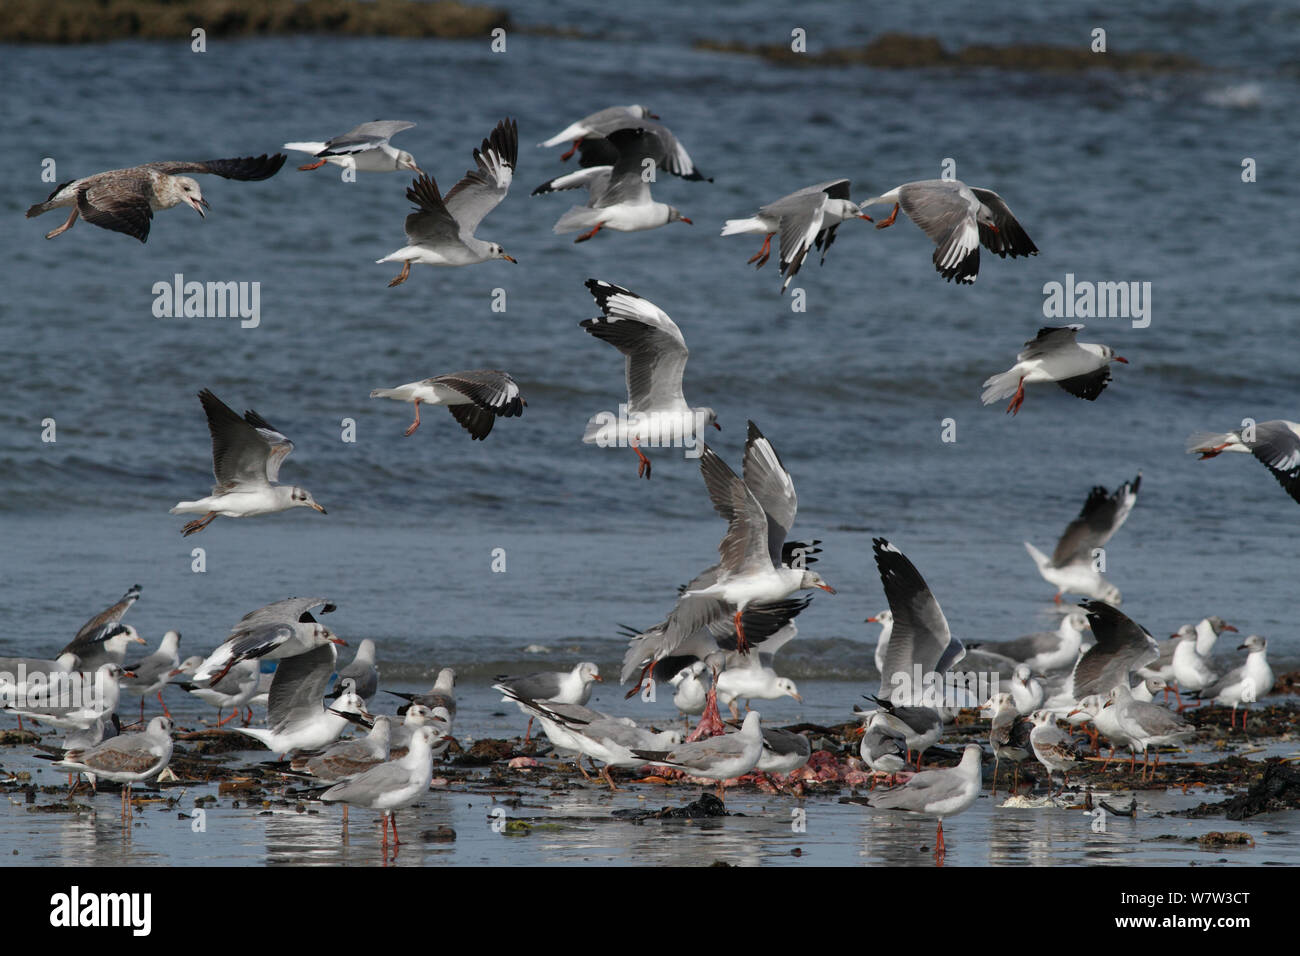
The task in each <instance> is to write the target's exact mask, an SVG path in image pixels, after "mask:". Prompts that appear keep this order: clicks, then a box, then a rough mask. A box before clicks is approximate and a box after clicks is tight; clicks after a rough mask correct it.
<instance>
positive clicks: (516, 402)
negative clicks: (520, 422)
mask: <svg viewBox="0 0 1300 956" xmlns="http://www.w3.org/2000/svg"><path fill="white" fill-rule="evenodd" d="M370 397H371V398H391V399H395V400H396V401H399V402H411V403H412V404H414V405H415V421H413V422H412V423H411V424H410V426H409V427H408V428H407V429H406V434H407V435H411V434H412V433H414V431H415V430H416V429H417V428H419V427H420V404H421V403H422V402H423V403H424V404H426V405H445V406H446V407H447V411H449V412H451V417H452V418H454V419H456V421H458V422H459V423H460V425H461V427H462V428H464V429H465V430H466V431H467V432H469V434H470V437H471V438H472V439H474V440H475V441H482V440H483V439H484V438H487V436H488V433H489V432H491V431H492V425H493V424H494V423H495V422H496V420H497V418H498V417H499V416H500V417H505V418H514V417H516V416H518V415H522V414H523V413H524V406H525V405H527V404H528V402H526V401H525V400H524V396H523V394H522V393H521V392H520V391H519V386H518V385H516V384H515V380H514V379H513V378H511V377H510V375H509V373H508V372H503V371H501V370H500V369H495V368H475V369H467V370H465V371H463V372H448V373H446V374H444V375H435V376H433V377H432V378H426V379H423V380H421V381H419V382H408V383H407V384H405V385H399V386H397V387H396V388H377V389H375V390H374V391H372V392H371V393H370Z"/></svg>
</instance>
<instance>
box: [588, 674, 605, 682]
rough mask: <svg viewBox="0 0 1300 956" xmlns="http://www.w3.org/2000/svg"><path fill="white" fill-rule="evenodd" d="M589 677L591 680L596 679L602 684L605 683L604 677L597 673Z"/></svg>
mask: <svg viewBox="0 0 1300 956" xmlns="http://www.w3.org/2000/svg"><path fill="white" fill-rule="evenodd" d="M591 679H592V680H598V681H600V682H601V683H602V684H603V683H605V678H603V677H601V676H600V675H599V674H596V675H594V676H593V677H592V678H591Z"/></svg>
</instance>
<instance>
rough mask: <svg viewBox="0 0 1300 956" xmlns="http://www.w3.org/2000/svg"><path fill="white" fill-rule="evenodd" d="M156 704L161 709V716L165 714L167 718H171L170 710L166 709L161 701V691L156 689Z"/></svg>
mask: <svg viewBox="0 0 1300 956" xmlns="http://www.w3.org/2000/svg"><path fill="white" fill-rule="evenodd" d="M158 706H159V707H161V708H162V709H163V716H165V717H166V718H167V719H168V720H171V716H172V712H171V711H170V710H168V709H167V705H166V704H165V703H163V699H162V691H158Z"/></svg>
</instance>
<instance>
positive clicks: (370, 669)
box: [330, 637, 379, 704]
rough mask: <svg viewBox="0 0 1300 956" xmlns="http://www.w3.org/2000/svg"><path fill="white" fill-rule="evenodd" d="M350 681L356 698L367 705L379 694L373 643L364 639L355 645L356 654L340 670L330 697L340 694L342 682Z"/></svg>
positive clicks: (377, 669) (377, 671) (368, 639)
mask: <svg viewBox="0 0 1300 956" xmlns="http://www.w3.org/2000/svg"><path fill="white" fill-rule="evenodd" d="M349 678H350V679H351V680H352V683H353V685H354V690H356V692H357V696H358V697H360V698H361V699H362V700H364V701H365V702H366V703H367V704H368V703H370V701H371V700H373V699H374V697H375V695H376V694H378V693H379V668H378V667H376V666H375V642H374V641H372V640H371V639H370V638H368V637H367V638H366V639H365V640H363V641H362V642H361V643H360V644H358V645H357V653H356V654H355V655H354V656H353V658H352V660H351V661H349V662H348V664H347V666H345V667H344V668H343V669H342V670H340V671H339V675H338V681H337V683H336V684H335V687H334V691H333V693H332V694H331V695H330V696H332V697H337V696H338V695H339V694H341V693H342V688H343V681H344V680H346V679H349Z"/></svg>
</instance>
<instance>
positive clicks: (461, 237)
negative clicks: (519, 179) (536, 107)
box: [376, 119, 519, 288]
mask: <svg viewBox="0 0 1300 956" xmlns="http://www.w3.org/2000/svg"><path fill="white" fill-rule="evenodd" d="M518 155H519V132H518V129H517V128H516V126H515V121H514V120H509V119H504V120H502V121H501V122H499V123H497V125H496V128H495V129H493V130H492V132H491V134H490V135H489V136H488V138H487V139H485V140H483V145H482V146H481V147H480V148H478V149H476V150H474V162H475V164H476V165H477V167H478V168H477V169H471V170H470V171H469V172H467V173H466V174H465V176H464V177H463V178H462V179H461V181H460V182H458V183H457V184H456V185H455V186H452V187H451V189H450V190H449V191H448V192H447V195H445V196H441V195H439V192H438V184H437V183H436V182H434V180H433V177H432V176H430V175H428V174H427V173H426V174H424V175H421V176H420V177H419V178H418V179H416V180H415V181H414V182H413V183H412V184H411V186H410V188H409V189H407V190H406V198H407V199H409V200H410V201H411V202H413V203H415V206H416V210H415V212H413V213H411V214H410V215H408V216H407V217H406V240H407V243H408V245H405V246H403V247H402V248H400V249H398V250H397V251H396V252H390V253H389V254H388V255H386V256H384V257H383V258H382V259H378V260H376V261H377V262H401V263H402V271H401V273H400V274H399V275H398V276H397V277H396V278H394V279H393V280H392V281H391V282H389V283H388V285H389V288H391V287H393V286H395V285H400V284H401V283H403V282H405V281H406V279H407V277H408V276H409V275H410V274H411V263H413V262H415V263H419V264H421V265H426V266H470V265H474V264H476V263H479V262H487V261H488V260H489V259H505V260H506V261H507V262H514V261H515V260H514V259H513V258H512V257H510V256H508V255H506V253H505V250H504V249H502V248H501V247H500V246H499V245H497V244H496V243H495V242H487V241H486V240H483V239H479V238H478V237H477V236H475V235H474V231H475V230H476V229H478V225H479V223H481V222H482V221H483V217H484V216H486V215H487V214H488V213H490V212H491V211H492V210H493V209H495V208H496V207H497V205H498V204H500V202H501V200H503V199H505V198H506V193H507V192H508V191H509V189H510V183H511V181H512V180H513V179H514V174H515V164H516V162H517V161H518Z"/></svg>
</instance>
